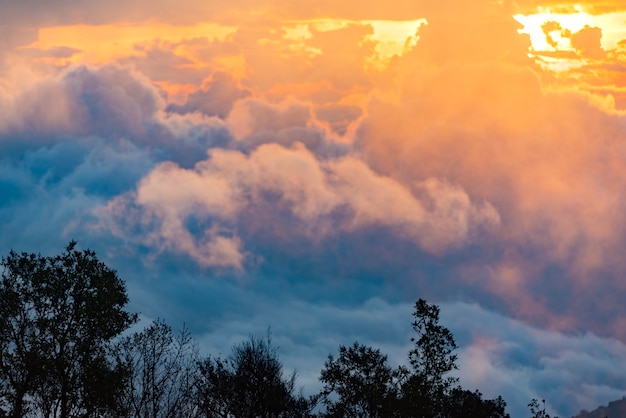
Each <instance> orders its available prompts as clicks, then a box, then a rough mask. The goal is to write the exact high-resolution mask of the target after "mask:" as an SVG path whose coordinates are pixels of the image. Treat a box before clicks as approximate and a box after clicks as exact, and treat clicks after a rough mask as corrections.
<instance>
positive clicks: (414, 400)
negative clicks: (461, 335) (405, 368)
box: [401, 299, 458, 417]
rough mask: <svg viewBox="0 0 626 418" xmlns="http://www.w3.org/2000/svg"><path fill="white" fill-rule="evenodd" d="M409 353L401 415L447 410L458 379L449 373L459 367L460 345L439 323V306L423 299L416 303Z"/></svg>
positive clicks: (424, 415)
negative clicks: (457, 351) (446, 404)
mask: <svg viewBox="0 0 626 418" xmlns="http://www.w3.org/2000/svg"><path fill="white" fill-rule="evenodd" d="M413 317H414V321H413V323H412V326H413V330H414V331H415V332H416V334H417V336H416V337H413V338H411V342H412V343H413V345H414V347H413V349H412V350H411V351H410V352H409V363H410V365H411V369H412V370H411V373H410V374H409V375H408V377H407V379H406V380H405V382H404V383H403V385H402V389H401V390H402V402H401V403H402V415H403V416H406V417H437V416H439V415H440V414H441V411H443V409H444V405H445V403H446V401H447V398H448V395H449V391H450V390H451V389H452V388H453V387H455V385H456V384H457V382H458V379H457V378H455V377H450V376H447V375H448V373H450V372H451V371H453V370H456V369H457V365H456V358H457V356H456V355H455V354H453V352H454V350H456V348H457V346H456V343H455V341H454V337H453V336H452V333H451V332H450V330H448V329H447V328H446V327H444V326H442V325H440V324H439V307H438V306H437V305H430V304H428V303H427V302H426V301H425V300H424V299H419V300H418V301H417V302H416V303H415V311H414V312H413Z"/></svg>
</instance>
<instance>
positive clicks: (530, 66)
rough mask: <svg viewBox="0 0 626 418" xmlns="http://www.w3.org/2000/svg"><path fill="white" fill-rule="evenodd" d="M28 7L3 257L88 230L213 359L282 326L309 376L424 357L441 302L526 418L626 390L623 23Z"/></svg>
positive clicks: (14, 38)
mask: <svg viewBox="0 0 626 418" xmlns="http://www.w3.org/2000/svg"><path fill="white" fill-rule="evenodd" d="M0 2H1V0H0ZM9 3H10V4H9ZM9 3H7V5H6V6H7V7H5V8H3V14H2V16H0V33H2V34H4V35H6V36H2V37H0V38H2V39H3V40H2V41H0V57H1V58H0V150H1V151H2V152H1V153H0V193H2V196H5V198H4V199H2V200H0V216H2V219H3V229H2V231H3V239H2V240H0V249H1V250H2V251H3V252H4V253H6V252H7V251H8V250H9V249H10V248H15V249H16V250H25V251H42V252H45V253H53V252H57V251H59V249H60V248H62V246H63V245H64V244H65V243H66V241H68V240H69V239H71V238H76V239H78V240H79V243H80V244H81V245H82V246H85V247H92V248H94V249H96V250H98V252H99V254H101V255H102V257H103V259H105V260H106V261H107V262H110V263H111V264H112V265H113V267H114V268H116V269H118V270H119V271H120V272H121V273H123V276H124V277H126V278H127V280H128V284H129V289H130V291H131V300H133V303H134V307H136V309H137V310H139V311H141V312H143V314H144V315H146V316H147V317H163V316H165V317H167V318H171V319H172V320H176V321H181V322H182V321H187V322H190V321H191V322H192V325H193V329H194V331H195V332H197V333H198V335H199V336H200V339H201V340H202V343H203V344H204V346H205V347H207V348H211V349H219V350H224V349H226V347H228V346H229V344H232V343H233V342H235V340H236V339H238V338H241V337H245V336H246V335H247V334H249V333H250V332H264V328H266V327H267V326H272V328H273V329H274V331H275V335H276V338H277V339H278V341H279V342H280V344H281V346H282V347H283V350H282V351H281V354H283V355H284V356H285V358H286V361H287V362H288V363H289V364H291V366H289V367H298V368H300V369H301V370H302V373H303V378H304V382H306V383H307V384H308V383H311V384H313V382H314V381H315V379H316V374H315V373H317V371H319V370H317V369H319V367H320V366H321V364H322V363H323V359H324V357H325V356H326V355H327V354H328V352H330V351H333V350H334V349H336V347H337V345H338V344H350V343H351V342H352V341H353V340H362V341H363V342H366V343H372V344H375V345H377V346H379V347H381V348H383V351H386V352H389V353H390V354H391V355H392V357H393V358H394V359H395V361H397V362H401V361H403V360H402V359H403V357H402V356H404V355H405V353H406V348H407V346H406V344H407V342H408V339H407V335H408V334H407V333H408V332H409V330H408V326H407V325H408V316H409V315H410V306H411V303H412V302H413V301H414V300H415V299H417V298H418V297H425V298H427V299H429V300H431V301H433V302H438V303H442V304H443V305H442V306H443V307H445V312H446V313H445V320H446V322H447V323H448V324H450V327H451V328H452V329H453V331H454V332H455V335H457V336H458V338H459V340H460V341H461V342H462V343H463V344H462V346H463V351H462V354H461V357H460V360H461V362H462V368H461V370H462V373H463V374H462V376H461V378H462V379H463V381H464V382H467V383H468V385H469V386H476V387H478V388H480V389H481V390H482V391H483V392H484V393H485V394H486V395H488V396H496V395H498V394H503V395H505V398H506V399H507V400H508V401H509V403H510V404H511V406H512V408H513V411H515V414H516V415H521V416H523V414H524V413H525V412H524V411H525V406H526V404H527V403H528V401H529V400H530V398H532V397H539V398H546V399H548V400H549V402H550V407H551V408H553V410H555V411H557V412H558V413H559V414H560V415H567V414H570V415H571V414H574V413H577V412H578V409H581V408H587V409H591V408H593V407H595V406H596V404H597V403H600V402H607V401H608V400H610V399H613V398H617V397H619V396H620V394H621V392H620V390H623V387H624V384H625V383H626V382H623V380H622V379H621V377H620V376H621V375H623V373H619V372H621V371H620V370H619V368H615V367H614V365H615V364H619V363H621V362H622V361H621V360H623V358H624V357H625V356H626V352H625V351H624V347H623V343H624V341H626V333H625V332H624V319H623V318H624V316H625V315H626V310H625V309H624V307H623V303H622V299H623V295H624V292H625V291H626V289H625V284H624V282H623V279H622V278H623V277H624V274H625V273H626V265H625V264H624V261H623V256H622V253H623V251H624V248H626V233H625V231H624V227H623V225H624V224H625V223H626V219H624V216H625V215H624V214H625V213H626V211H625V210H624V209H625V207H624V202H625V199H624V196H625V190H626V183H625V180H624V179H625V178H626V176H625V175H624V174H625V171H626V164H625V161H626V155H624V152H625V149H624V146H623V143H624V140H626V134H625V132H626V113H624V110H623V109H624V108H625V107H624V103H626V102H625V101H624V98H625V97H626V94H625V93H624V92H625V91H626V80H625V79H624V77H623V73H624V68H625V66H626V52H625V45H626V40H622V41H621V43H620V40H619V39H617V40H616V39H613V38H614V37H616V36H618V35H616V34H618V33H620V32H619V30H618V29H619V28H617V26H610V23H607V22H611V21H612V20H611V19H614V18H615V16H619V13H613V14H611V15H597V16H595V17H594V18H593V19H592V18H591V17H589V18H588V19H590V20H588V24H587V25H586V26H585V24H583V25H582V26H581V25H578V26H572V25H571V21H568V18H566V17H564V16H570V18H571V17H572V16H578V17H579V18H582V17H581V16H582V15H580V16H579V14H577V13H581V12H580V11H576V10H575V9H573V5H572V9H571V10H570V8H569V6H567V5H565V6H564V8H563V9H562V10H561V9H559V10H560V11H561V12H572V11H575V12H576V13H570V14H569V15H565V14H562V15H560V14H552V15H549V16H547V15H546V19H548V20H545V21H541V20H537V22H540V23H538V26H537V28H536V32H532V31H530V29H529V28H531V26H532V25H531V23H532V22H534V21H533V20H532V19H539V18H538V17H536V16H537V15H533V16H535V17H532V16H531V15H530V14H531V13H534V12H536V11H537V9H535V8H534V6H535V3H533V2H530V1H528V2H517V3H513V2H502V4H500V5H497V4H494V2H489V1H484V2H482V1H481V2H478V3H472V4H471V5H469V4H468V3H467V2H461V1H453V0H448V1H444V2H438V3H433V2H413V3H411V4H408V3H407V2H397V3H398V4H395V5H393V6H394V7H392V6H390V5H385V7H382V6H381V5H380V4H374V3H371V4H360V6H359V7H355V5H354V4H352V2H349V1H348V2H340V3H337V2H321V3H320V2H316V3H315V4H313V3H312V2H303V3H302V2H301V3H298V4H297V5H296V4H295V3H293V2H283V1H278V0H277V1H267V2H263V4H259V3H255V4H252V3H249V2H246V1H238V2H234V3H232V2H231V3H229V4H226V3H223V4H217V3H211V4H207V3H206V2H195V1H185V2H182V3H181V4H180V7H177V8H176V10H173V8H172V6H173V3H170V2H168V1H162V2H157V3H156V4H154V5H153V7H150V8H146V7H145V4H144V2H143V1H140V0H131V1H125V2H120V3H119V4H116V3H115V2H114V3H111V2H108V3H106V4H105V3H103V2H100V1H94V2H90V3H89V4H84V5H78V4H77V3H75V2H69V1H63V0H58V1H56V0H55V2H54V4H55V6H57V9H55V8H54V7H52V6H51V5H48V6H46V7H35V6H36V3H37V2H19V3H16V2H9ZM122 3H123V4H122ZM400 3H402V4H400ZM0 4H1V3H0ZM542 4H543V5H544V6H545V7H556V6H554V5H551V4H548V2H543V3H542ZM592 6H593V7H592ZM618 6H620V5H619V4H617V3H610V2H605V3H603V4H602V5H598V4H595V5H585V4H582V7H583V9H584V10H585V11H586V12H588V13H591V14H593V13H596V14H597V13H599V12H600V11H607V12H608V11H611V12H618V11H620V10H619V7H618ZM383 9H384V10H383ZM54 10H56V11H54ZM519 13H526V14H527V15H528V16H531V17H532V18H531V17H527V19H526V20H524V18H520V17H519V15H518V17H517V18H514V17H513V16H514V15H516V14H519ZM588 16H591V15H588ZM388 19H402V22H395V23H394V22H389V21H388ZM419 19H426V20H427V22H428V23H427V24H423V21H421V20H419ZM558 19H561V20H558ZM594 19H595V20H594ZM603 19H604V20H603ZM519 22H526V26H525V27H524V30H525V31H526V32H529V31H530V32H532V33H530V34H529V33H523V32H522V33H521V32H520V29H522V25H521V24H520V23H519ZM568 22H569V23H568ZM535 23H536V22H535ZM533 24H534V23H533ZM603 24H604V25H605V26H602V25H603ZM55 25H60V26H55ZM98 25H99V26H98ZM394 25H396V26H394ZM601 26H602V27H601ZM36 28H40V30H39V31H37V30H36ZM407 28H408V29H407ZM103 33H104V34H105V35H107V36H103V35H102V34H103ZM181 34H182V35H181ZM394 36H395V38H394ZM537 36H539V38H541V39H543V40H544V41H545V42H544V44H545V45H547V46H544V47H542V48H544V49H542V50H539V49H537V45H540V43H538V41H537ZM607 37H611V42H607ZM625 38H626V36H625ZM390 39H392V40H393V41H390ZM115 45H117V47H113V46H115ZM390 51H391V52H390ZM189 318H191V319H189ZM305 318H306V319H305ZM398 318H404V319H398ZM305 323H310V324H311V325H310V326H308V327H307V326H305V325H304V324H305ZM397 324H403V325H397ZM348 339H349V341H348ZM297 353H303V354H302V355H298V354H297ZM320 356H321V357H320ZM309 359H310V360H309ZM611 365H613V366H611ZM555 388H558V390H555ZM572 399H573V400H572Z"/></svg>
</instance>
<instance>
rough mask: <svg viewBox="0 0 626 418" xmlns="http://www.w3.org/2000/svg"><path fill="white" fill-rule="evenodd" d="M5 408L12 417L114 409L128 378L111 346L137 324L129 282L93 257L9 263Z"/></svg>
mask: <svg viewBox="0 0 626 418" xmlns="http://www.w3.org/2000/svg"><path fill="white" fill-rule="evenodd" d="M0 265H1V266H2V276H1V279H0V300H2V301H3V303H2V304H0V397H1V399H2V401H1V402H0V407H2V408H3V412H2V413H3V414H6V415H7V416H9V417H20V418H21V417H29V416H46V417H47V416H56V417H59V418H68V417H91V416H97V415H99V414H101V413H102V412H103V411H107V410H111V409H112V408H114V405H115V403H116V397H117V396H118V395H119V393H120V390H121V388H122V378H123V374H124V371H123V370H122V369H121V368H120V367H118V365H116V364H114V363H113V362H112V361H111V357H110V351H109V349H110V342H111V340H112V339H113V338H115V337H116V336H118V335H119V334H120V333H121V332H122V331H124V330H125V329H127V328H128V327H129V326H130V324H132V323H133V322H134V321H135V316H134V315H132V314H130V313H128V312H126V311H125V310H124V306H125V305H126V303H127V302H128V297H127V295H126V288H125V285H124V282H123V281H122V280H121V279H120V278H119V277H118V276H117V274H116V272H115V271H114V270H111V269H110V268H108V267H107V266H106V265H105V264H104V263H102V262H100V261H99V260H98V259H97V258H96V255H95V253H94V252H93V251H89V250H84V251H78V250H76V243H75V242H71V243H70V244H69V245H68V246H67V248H66V250H65V252H63V253H62V254H60V255H57V256H52V257H44V256H41V255H38V254H27V253H21V254H18V253H16V252H14V251H11V252H10V253H9V255H8V257H6V258H3V259H2V262H1V263H0Z"/></svg>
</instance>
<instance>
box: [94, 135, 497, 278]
mask: <svg viewBox="0 0 626 418" xmlns="http://www.w3.org/2000/svg"><path fill="white" fill-rule="evenodd" d="M415 188H416V190H419V193H418V194H414V193H412V192H411V191H410V190H408V189H406V188H405V187H403V186H402V185H401V184H399V183H397V182H396V181H394V180H392V179H390V178H385V177H381V176H379V175H377V174H376V173H374V172H372V171H371V170H370V169H369V168H368V167H367V166H366V165H365V164H363V162H361V161H359V160H358V159H355V158H354V157H350V156H347V157H342V158H339V159H332V160H328V161H319V160H317V159H316V158H315V156H314V155H313V154H312V153H311V152H309V151H307V150H306V149H305V148H304V147H303V146H301V145H300V146H298V145H296V146H295V147H293V148H284V147H282V146H279V145H276V144H266V145H262V146H260V147H258V148H257V149H255V150H254V151H252V152H251V154H249V155H245V154H243V153H241V152H237V151H225V150H213V151H211V152H210V154H209V159H208V160H206V161H203V162H200V163H198V164H196V166H195V167H194V169H182V168H180V167H178V166H176V165H174V164H172V163H164V164H161V165H160V166H158V167H157V168H156V169H155V170H154V171H153V172H151V173H150V174H149V175H148V176H146V177H145V178H144V179H143V180H142V181H141V183H140V184H139V186H138V188H137V191H136V193H134V194H133V195H132V196H125V197H123V198H120V199H115V200H113V201H112V202H111V203H110V204H109V206H108V208H107V210H106V211H107V212H108V213H113V214H114V215H115V217H117V218H121V219H125V218H128V214H129V213H130V212H129V210H130V207H133V208H136V209H138V210H139V213H140V214H141V215H139V219H132V218H130V219H132V220H131V222H133V221H135V222H138V223H144V224H146V225H155V228H154V230H151V231H149V233H147V234H146V235H145V236H147V237H150V239H155V240H159V242H164V243H166V244H165V245H166V247H171V248H173V249H175V250H176V251H179V252H182V253H186V254H189V255H190V256H191V257H192V258H194V259H196V260H197V261H198V262H200V263H202V264H204V265H208V266H213V265H219V261H218V258H217V257H215V256H213V255H211V252H210V251H209V252H207V253H206V254H205V255H201V254H200V253H199V252H198V250H197V248H200V247H203V246H205V248H206V249H207V250H210V248H209V247H211V246H213V245H214V244H216V242H215V241H214V240H212V239H209V240H208V243H204V240H205V239H206V237H205V235H206V233H207V231H212V228H215V227H218V228H219V227H227V228H230V229H233V230H235V232H236V233H237V234H240V233H242V232H243V231H239V230H238V229H237V228H238V224H239V222H238V219H239V217H240V216H242V215H245V216H246V217H247V218H248V220H247V221H246V222H247V224H248V226H247V228H250V227H251V226H250V224H254V223H255V222H263V223H267V222H270V224H271V229H273V230H274V231H275V232H274V233H275V234H277V235H284V234H286V235H289V234H306V235H308V236H310V237H311V238H312V239H322V238H324V237H325V236H327V235H329V234H333V233H335V231H337V230H345V231H351V230H355V229H359V228H364V227H368V226H372V225H382V226H385V227H388V228H391V229H393V230H394V231H395V233H397V234H399V235H401V236H405V237H406V238H407V239H409V240H411V241H413V242H414V243H415V244H416V245H417V246H419V247H421V248H423V249H424V250H426V251H428V252H432V253H439V252H443V251H446V250H447V249H449V248H451V247H452V248H453V247H458V246H461V245H463V244H464V243H467V242H470V241H471V240H473V239H475V238H479V235H476V232H477V231H479V230H484V231H489V230H491V229H494V228H497V226H498V224H499V222H500V218H499V214H498V212H497V211H496V210H495V208H494V207H493V206H491V205H490V204H489V203H488V202H478V203H475V202H472V200H471V199H470V198H469V196H468V195H467V194H466V193H465V192H464V191H463V190H462V189H460V188H458V187H455V186H453V185H450V184H448V183H446V182H442V181H439V180H436V179H428V180H426V181H424V182H422V183H418V184H415ZM419 195H421V197H422V198H420V197H418V196H419ZM422 199H423V200H422ZM129 201H130V202H129ZM127 206H128V207H129V209H126V207H127ZM284 216H288V217H290V218H295V219H296V220H297V221H298V223H299V224H300V225H301V226H300V227H299V228H297V229H296V230H289V229H286V228H285V226H283V225H282V223H283V219H282V218H283V217H284ZM190 218H193V219H195V223H194V227H195V228H190V227H189V226H188V221H189V219H190ZM146 219H149V221H147V220H146ZM194 229H197V230H195V231H194ZM209 235H210V236H213V238H215V236H214V235H212V234H209ZM220 239H222V237H220ZM222 242H223V243H226V241H222ZM230 244H231V245H230V247H229V249H228V252H229V254H231V256H233V254H235V253H236V252H237V251H236V250H237V249H238V248H239V247H238V246H237V245H232V244H233V243H232V242H231V243H230ZM207 245H208V247H206V246H207ZM239 254H240V256H239V257H235V258H234V259H236V260H237V262H232V263H230V264H231V265H232V266H234V267H240V261H241V258H242V255H241V253H239ZM229 259H230V257H229Z"/></svg>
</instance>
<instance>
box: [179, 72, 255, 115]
mask: <svg viewBox="0 0 626 418" xmlns="http://www.w3.org/2000/svg"><path fill="white" fill-rule="evenodd" d="M248 96H250V91H249V90H247V89H245V88H242V87H240V86H239V85H238V84H237V81H236V80H235V79H233V77H232V76H231V75H230V74H228V73H224V72H221V71H220V72H216V73H214V74H213V75H212V77H211V81H210V82H209V83H208V87H207V88H205V89H201V90H197V91H195V92H193V93H191V94H190V95H189V96H188V97H187V100H186V102H185V103H184V104H182V105H179V104H176V103H172V104H170V105H169V106H168V107H167V110H168V111H170V112H176V113H182V114H185V113H193V112H200V113H203V114H204V115H206V116H217V117H219V118H222V119H225V118H226V117H227V116H228V114H229V113H230V110H231V109H232V107H233V105H234V104H235V102H236V101H237V100H239V99H243V98H245V97H248Z"/></svg>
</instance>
